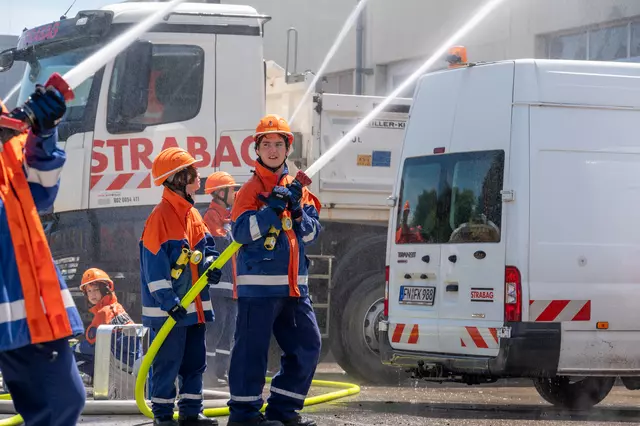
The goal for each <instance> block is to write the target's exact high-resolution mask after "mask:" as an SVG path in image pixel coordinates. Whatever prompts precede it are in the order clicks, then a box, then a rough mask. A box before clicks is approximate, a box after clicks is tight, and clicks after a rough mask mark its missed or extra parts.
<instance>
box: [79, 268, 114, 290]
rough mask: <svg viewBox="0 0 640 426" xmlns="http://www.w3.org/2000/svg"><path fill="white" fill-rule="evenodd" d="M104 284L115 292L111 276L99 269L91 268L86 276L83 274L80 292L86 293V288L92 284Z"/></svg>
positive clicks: (85, 273) (86, 272)
mask: <svg viewBox="0 0 640 426" xmlns="http://www.w3.org/2000/svg"><path fill="white" fill-rule="evenodd" d="M95 282H103V283H105V284H106V285H107V288H108V289H109V291H113V289H114V287H113V281H111V278H109V275H108V274H107V273H106V272H105V271H103V270H102V269H98V268H89V269H87V270H86V271H85V272H84V274H82V282H81V283H80V291H84V288H85V287H86V286H87V285H88V284H91V283H95Z"/></svg>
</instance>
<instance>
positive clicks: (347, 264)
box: [327, 234, 386, 371]
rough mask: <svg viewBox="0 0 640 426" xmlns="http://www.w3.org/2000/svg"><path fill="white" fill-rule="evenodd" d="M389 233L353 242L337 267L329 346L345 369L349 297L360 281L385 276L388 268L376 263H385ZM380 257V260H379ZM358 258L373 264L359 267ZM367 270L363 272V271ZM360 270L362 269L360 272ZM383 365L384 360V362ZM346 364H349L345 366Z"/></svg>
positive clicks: (367, 236)
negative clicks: (344, 330) (345, 321)
mask: <svg viewBox="0 0 640 426" xmlns="http://www.w3.org/2000/svg"><path fill="white" fill-rule="evenodd" d="M385 244H386V235H376V234H365V235H363V236H361V237H359V238H358V239H356V240H355V242H354V243H353V244H350V245H349V246H348V247H347V249H346V250H344V252H342V253H341V254H340V255H339V256H338V261H339V263H338V265H337V267H336V269H335V270H334V271H333V276H332V278H331V280H332V282H333V289H332V290H331V315H330V321H329V341H328V342H327V343H328V345H327V346H328V347H330V348H331V354H332V355H333V359H334V360H335V362H336V363H338V365H340V367H342V369H343V370H345V371H346V368H350V363H351V362H352V361H351V360H350V359H349V355H348V353H347V351H346V350H345V347H346V346H347V343H346V341H345V340H344V339H343V338H342V323H343V319H342V317H343V315H344V314H345V312H346V311H345V304H346V303H347V300H348V299H349V295H351V294H353V291H354V289H355V288H356V287H358V286H359V285H360V283H361V282H362V281H364V280H366V279H368V278H369V277H371V276H374V275H382V276H383V277H384V269H382V268H381V269H380V270H375V269H377V268H374V267H373V265H378V264H380V265H384V255H385V251H384V249H382V250H380V247H385ZM378 258H379V261H378ZM358 259H369V260H370V265H369V267H365V268H363V269H361V268H359V267H358V266H359V265H360V264H359V262H358ZM362 270H364V271H366V272H364V273H363V272H359V271H362ZM356 271H358V272H356ZM382 285H383V287H382V289H383V291H384V278H383V281H382ZM380 366H381V367H382V364H380ZM345 367H346V368H345Z"/></svg>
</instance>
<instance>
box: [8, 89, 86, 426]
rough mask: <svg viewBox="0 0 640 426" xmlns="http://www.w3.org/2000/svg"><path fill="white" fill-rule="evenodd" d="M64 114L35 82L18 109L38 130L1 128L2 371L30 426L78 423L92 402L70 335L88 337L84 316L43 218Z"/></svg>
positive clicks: (54, 184) (59, 100)
mask: <svg viewBox="0 0 640 426" xmlns="http://www.w3.org/2000/svg"><path fill="white" fill-rule="evenodd" d="M0 109H1V110H2V113H3V114H7V112H8V111H7V110H6V108H5V107H4V105H2V102H0ZM65 112H66V104H65V99H64V97H63V96H62V94H61V93H60V92H58V91H57V90H56V89H54V88H51V87H48V88H44V87H43V86H41V85H36V91H35V92H34V93H33V94H32V95H31V96H30V97H29V99H28V100H27V101H26V103H25V104H24V105H22V106H21V107H19V108H16V109H14V110H13V111H12V112H11V116H12V117H11V118H14V119H17V120H19V121H23V122H30V125H31V129H30V130H25V131H23V132H22V133H19V132H14V131H13V130H11V129H8V128H1V129H0V265H2V267H1V268H0V370H1V371H2V375H3V380H4V382H5V384H6V385H7V387H8V388H9V392H10V393H11V397H12V398H13V404H14V406H15V407H16V411H17V412H18V413H19V414H21V415H22V417H23V419H24V421H25V423H26V424H27V425H28V426H45V425H46V426H67V425H75V424H76V422H77V421H78V418H79V417H80V413H81V412H82V408H83V407H84V402H85V390H84V386H83V385H82V379H81V378H80V374H79V372H78V367H76V363H75V360H74V358H73V352H72V351H71V347H70V346H69V340H68V339H69V337H72V336H77V335H81V334H82V332H83V331H84V330H83V327H82V320H81V319H80V315H79V314H78V311H77V309H76V305H75V303H74V302H73V297H72V296H71V293H70V292H69V290H68V288H67V285H66V283H65V281H64V279H63V278H62V276H61V275H60V271H59V270H58V268H57V267H56V265H55V263H54V262H53V257H52V255H51V250H50V249H49V244H48V243H47V239H46V236H45V233H44V229H43V227H42V222H41V221H40V217H39V215H38V212H39V211H44V210H48V209H49V208H51V207H52V206H53V202H54V200H55V198H56V195H57V193H58V185H59V184H60V181H59V177H60V173H61V172H62V167H63V165H64V163H65V160H66V155H65V153H64V151H62V150H61V149H59V148H58V146H57V141H58V133H57V125H58V122H59V121H60V119H61V118H62V116H63V115H64V114H65Z"/></svg>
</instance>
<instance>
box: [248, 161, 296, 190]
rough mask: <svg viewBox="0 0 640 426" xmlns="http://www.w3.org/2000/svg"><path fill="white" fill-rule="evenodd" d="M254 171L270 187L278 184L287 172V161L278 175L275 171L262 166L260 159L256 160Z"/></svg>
mask: <svg viewBox="0 0 640 426" xmlns="http://www.w3.org/2000/svg"><path fill="white" fill-rule="evenodd" d="M254 173H255V175H256V176H257V177H258V179H260V180H261V181H262V183H263V184H264V185H265V186H266V187H269V188H271V187H274V186H276V185H278V183H280V181H281V180H282V178H283V177H284V176H286V175H288V174H289V168H288V167H287V163H284V168H283V169H282V174H281V175H280V176H278V175H277V174H276V173H274V172H272V171H271V170H269V169H267V168H266V167H265V166H263V165H262V163H261V162H260V161H256V170H255V172H254Z"/></svg>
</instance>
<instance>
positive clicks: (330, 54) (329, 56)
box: [287, 0, 369, 125]
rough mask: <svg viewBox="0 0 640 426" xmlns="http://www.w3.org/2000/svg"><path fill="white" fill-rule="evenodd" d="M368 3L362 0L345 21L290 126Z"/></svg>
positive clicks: (295, 110) (301, 100) (290, 121)
mask: <svg viewBox="0 0 640 426" xmlns="http://www.w3.org/2000/svg"><path fill="white" fill-rule="evenodd" d="M368 2H369V0H360V1H359V2H358V5H357V6H356V7H355V8H354V9H353V11H352V12H351V14H350V15H349V17H348V18H347V20H346V21H345V23H344V25H343V26H342V29H341V30H340V33H339V34H338V36H337V37H336V39H335V41H334V42H333V45H332V46H331V48H330V49H329V52H327V56H325V58H324V61H323V62H322V65H320V69H318V73H317V74H316V75H315V77H314V78H313V80H312V81H311V84H310V85H309V87H307V90H306V91H305V92H304V95H302V98H301V99H300V102H298V105H297V106H296V108H295V109H294V110H293V114H291V117H289V119H288V120H287V121H288V122H289V125H291V123H293V121H294V120H295V118H296V116H297V115H298V113H299V112H300V110H301V109H302V106H303V105H304V102H305V101H306V99H307V97H308V96H309V95H310V94H311V92H312V91H313V90H315V87H316V84H317V83H318V81H319V80H320V78H321V77H322V76H323V74H324V71H325V69H326V68H327V66H328V65H329V61H331V59H332V58H333V57H334V56H335V54H336V52H337V51H338V48H339V47H340V45H341V44H342V41H343V40H344V38H345V37H346V36H347V34H348V33H349V30H351V27H353V24H354V23H355V22H356V20H357V19H358V16H360V13H361V12H362V10H363V9H364V7H365V6H366V5H367V3H368Z"/></svg>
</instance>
